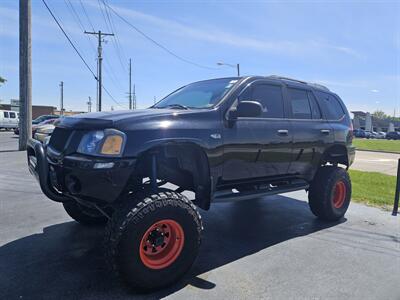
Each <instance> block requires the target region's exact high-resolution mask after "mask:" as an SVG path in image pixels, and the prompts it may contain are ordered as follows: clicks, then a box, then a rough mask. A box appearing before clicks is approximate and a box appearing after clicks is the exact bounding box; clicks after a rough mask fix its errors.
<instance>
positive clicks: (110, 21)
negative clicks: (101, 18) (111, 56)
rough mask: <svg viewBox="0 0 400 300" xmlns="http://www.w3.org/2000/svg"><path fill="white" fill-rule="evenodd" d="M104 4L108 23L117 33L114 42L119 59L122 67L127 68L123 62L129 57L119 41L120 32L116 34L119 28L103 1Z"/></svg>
mask: <svg viewBox="0 0 400 300" xmlns="http://www.w3.org/2000/svg"><path fill="white" fill-rule="evenodd" d="M105 1H106V0H104V2H105ZM103 6H104V10H105V12H106V16H107V19H108V23H109V24H110V29H111V32H112V33H115V35H114V36H113V39H114V42H115V46H116V47H115V48H116V51H117V54H118V58H119V61H120V63H121V66H122V69H125V64H124V63H123V61H126V60H127V58H126V55H125V53H124V51H123V50H124V49H123V48H122V47H121V43H120V41H119V38H118V34H116V33H117V32H116V31H117V30H116V27H115V26H114V22H113V19H112V15H111V12H109V8H108V7H107V6H106V5H105V4H104V3H103ZM121 56H122V58H121Z"/></svg>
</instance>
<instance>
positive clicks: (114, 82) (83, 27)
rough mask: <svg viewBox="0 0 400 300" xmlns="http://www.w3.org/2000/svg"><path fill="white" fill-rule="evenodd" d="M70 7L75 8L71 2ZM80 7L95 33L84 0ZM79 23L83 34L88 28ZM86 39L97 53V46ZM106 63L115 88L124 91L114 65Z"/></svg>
mask: <svg viewBox="0 0 400 300" xmlns="http://www.w3.org/2000/svg"><path fill="white" fill-rule="evenodd" d="M64 1H65V0H64ZM68 2H70V0H68ZM70 5H71V6H72V7H73V5H72V3H71V2H70ZM80 5H81V10H83V14H84V15H85V16H86V19H87V21H88V22H89V25H90V27H91V28H92V29H93V31H95V30H94V27H93V23H92V21H91V20H90V18H89V15H88V14H87V11H86V8H85V6H84V4H83V2H82V0H80ZM75 14H76V15H79V14H78V13H75ZM78 19H80V18H79V17H78ZM79 23H80V25H81V26H80V27H81V29H82V31H83V32H84V31H86V28H85V26H84V25H83V22H79ZM112 33H113V32H112ZM86 38H87V39H88V41H89V44H90V46H91V48H92V50H93V52H96V51H97V50H96V48H95V46H94V45H93V41H92V40H91V39H90V38H89V36H87V35H86ZM104 62H105V65H104V69H105V71H106V72H107V74H109V75H110V76H109V78H110V79H111V81H112V83H113V84H114V86H115V87H117V88H118V89H119V90H121V89H122V86H121V83H120V81H119V80H118V78H117V76H116V75H115V74H116V73H115V72H114V69H113V68H112V65H111V64H110V63H109V61H108V58H104Z"/></svg>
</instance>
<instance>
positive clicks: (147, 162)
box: [133, 140, 211, 210]
mask: <svg viewBox="0 0 400 300" xmlns="http://www.w3.org/2000/svg"><path fill="white" fill-rule="evenodd" d="M153 155H155V156H156V163H157V174H158V176H157V179H162V180H166V181H168V182H171V183H173V184H175V185H177V186H179V188H180V189H181V190H190V191H193V192H194V193H195V200H194V203H195V204H196V205H197V206H199V207H200V208H202V209H205V210H208V209H209V207H210V199H211V177H210V166H209V160H208V156H207V153H206V151H205V149H204V148H203V147H202V146H201V145H199V144H198V143H196V142H193V141H188V140H182V141H164V142H162V143H160V144H157V145H153V146H152V147H150V148H148V149H146V150H145V151H143V152H142V153H140V154H139V155H138V160H137V167H136V170H135V171H134V174H133V177H136V178H137V177H140V178H144V177H149V176H150V173H149V171H150V170H151V157H152V156H153Z"/></svg>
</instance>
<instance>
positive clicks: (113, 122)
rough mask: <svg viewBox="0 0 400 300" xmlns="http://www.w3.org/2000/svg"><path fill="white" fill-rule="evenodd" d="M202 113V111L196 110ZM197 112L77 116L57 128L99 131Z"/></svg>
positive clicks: (149, 111) (140, 111)
mask: <svg viewBox="0 0 400 300" xmlns="http://www.w3.org/2000/svg"><path fill="white" fill-rule="evenodd" d="M198 111H202V110H200V109H199V110H198ZM196 112H197V110H196V111H195V110H177V109H156V108H148V109H136V110H121V111H107V112H94V113H86V114H79V115H75V116H72V117H65V118H64V119H63V120H62V121H61V122H60V123H59V124H58V125H57V126H59V127H69V128H71V127H73V128H75V129H101V128H108V127H118V124H121V123H125V122H136V121H143V120H148V119H154V118H160V117H164V116H169V115H171V116H176V115H180V114H190V113H196Z"/></svg>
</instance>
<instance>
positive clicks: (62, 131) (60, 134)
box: [49, 127, 72, 152]
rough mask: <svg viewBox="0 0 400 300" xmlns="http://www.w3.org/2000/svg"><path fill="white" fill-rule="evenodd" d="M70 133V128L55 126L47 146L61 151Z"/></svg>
mask: <svg viewBox="0 0 400 300" xmlns="http://www.w3.org/2000/svg"><path fill="white" fill-rule="evenodd" d="M71 134H72V130H71V129H66V128H61V127H56V128H55V129H54V131H53V133H52V134H51V138H50V141H49V146H50V147H52V148H53V149H55V150H57V151H60V152H61V151H63V150H64V148H65V145H66V144H67V141H68V138H69V137H70V136H71Z"/></svg>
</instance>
